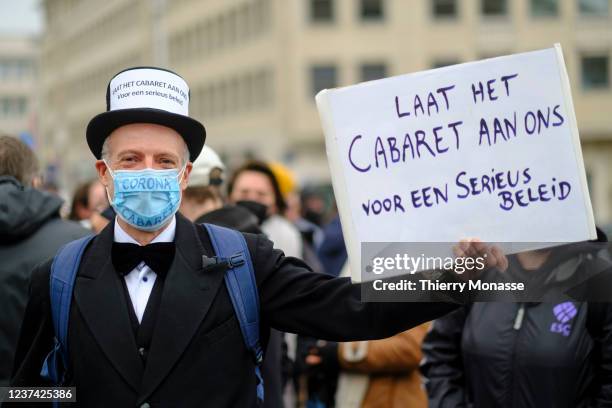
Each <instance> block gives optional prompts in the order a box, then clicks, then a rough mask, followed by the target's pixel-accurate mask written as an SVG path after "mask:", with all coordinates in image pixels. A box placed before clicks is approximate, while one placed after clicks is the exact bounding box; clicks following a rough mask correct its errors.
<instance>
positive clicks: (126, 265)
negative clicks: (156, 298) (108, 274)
mask: <svg viewBox="0 0 612 408" xmlns="http://www.w3.org/2000/svg"><path fill="white" fill-rule="evenodd" d="M174 250H175V245H174V242H156V243H153V244H149V245H144V246H140V245H136V244H129V243H123V242H113V249H112V260H113V266H114V267H115V270H116V271H117V272H118V273H119V274H120V275H122V276H124V275H127V274H128V273H130V272H131V271H132V270H133V269H134V268H136V267H137V266H138V265H140V263H141V262H144V263H145V264H146V265H147V266H148V267H149V268H151V269H152V270H153V272H155V273H156V274H157V275H158V276H160V277H161V278H162V279H163V278H165V277H166V274H167V273H168V269H170V265H172V261H173V260H174Z"/></svg>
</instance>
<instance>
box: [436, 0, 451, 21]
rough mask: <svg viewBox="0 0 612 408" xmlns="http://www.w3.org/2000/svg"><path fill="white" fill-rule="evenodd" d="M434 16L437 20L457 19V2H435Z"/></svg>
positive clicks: (437, 0)
mask: <svg viewBox="0 0 612 408" xmlns="http://www.w3.org/2000/svg"><path fill="white" fill-rule="evenodd" d="M431 4H432V7H433V15H434V17H436V18H454V17H457V0H433V1H432V3H431Z"/></svg>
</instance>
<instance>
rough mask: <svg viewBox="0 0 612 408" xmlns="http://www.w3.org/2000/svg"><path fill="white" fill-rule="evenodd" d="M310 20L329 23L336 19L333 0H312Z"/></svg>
mask: <svg viewBox="0 0 612 408" xmlns="http://www.w3.org/2000/svg"><path fill="white" fill-rule="evenodd" d="M310 20H311V21H314V22H317V23H329V22H332V21H333V20H334V2H333V0H310Z"/></svg>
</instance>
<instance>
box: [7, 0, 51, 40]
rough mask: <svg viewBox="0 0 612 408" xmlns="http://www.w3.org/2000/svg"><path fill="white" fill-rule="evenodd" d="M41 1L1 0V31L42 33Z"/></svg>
mask: <svg viewBox="0 0 612 408" xmlns="http://www.w3.org/2000/svg"><path fill="white" fill-rule="evenodd" d="M41 1H42V0H0V33H1V34H7V33H9V34H38V33H40V31H41V28H42V5H41Z"/></svg>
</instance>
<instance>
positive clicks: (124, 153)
mask: <svg viewBox="0 0 612 408" xmlns="http://www.w3.org/2000/svg"><path fill="white" fill-rule="evenodd" d="M127 154H135V155H137V156H142V153H141V152H139V151H137V150H122V151H120V152H119V153H117V156H118V157H119V156H125V155H127Z"/></svg>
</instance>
